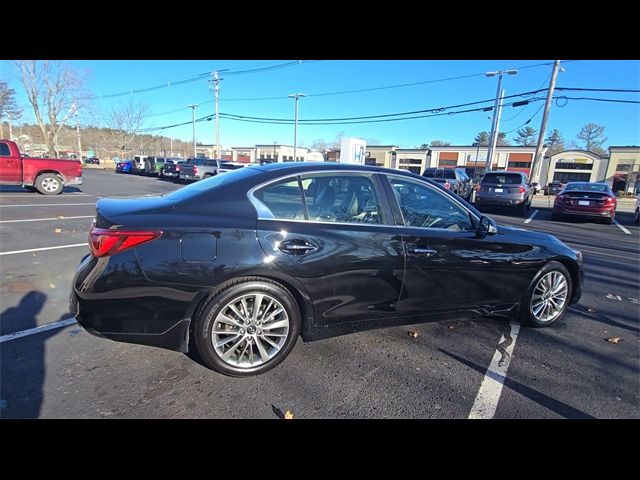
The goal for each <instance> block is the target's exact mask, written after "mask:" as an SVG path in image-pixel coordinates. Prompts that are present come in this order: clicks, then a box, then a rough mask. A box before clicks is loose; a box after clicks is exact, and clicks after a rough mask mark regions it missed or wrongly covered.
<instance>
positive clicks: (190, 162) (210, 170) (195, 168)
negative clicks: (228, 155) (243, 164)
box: [179, 158, 222, 182]
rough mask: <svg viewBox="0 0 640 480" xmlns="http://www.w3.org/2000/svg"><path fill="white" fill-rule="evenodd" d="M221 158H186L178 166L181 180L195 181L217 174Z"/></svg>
mask: <svg viewBox="0 0 640 480" xmlns="http://www.w3.org/2000/svg"><path fill="white" fill-rule="evenodd" d="M221 163H222V160H218V159H214V158H188V159H187V161H186V162H185V163H184V164H183V165H182V167H181V168H180V175H179V178H180V181H181V182H195V181H198V180H202V179H203V178H209V177H213V176H214V175H217V173H218V168H219V167H220V164H221Z"/></svg>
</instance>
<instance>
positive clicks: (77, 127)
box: [73, 102, 82, 161]
mask: <svg viewBox="0 0 640 480" xmlns="http://www.w3.org/2000/svg"><path fill="white" fill-rule="evenodd" d="M73 110H74V112H73V114H74V115H75V117H76V138H77V140H78V160H80V161H82V143H81V142H80V121H79V120H78V108H77V106H76V102H73Z"/></svg>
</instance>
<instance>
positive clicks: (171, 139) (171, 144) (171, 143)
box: [169, 137, 173, 158]
mask: <svg viewBox="0 0 640 480" xmlns="http://www.w3.org/2000/svg"><path fill="white" fill-rule="evenodd" d="M169 142H170V143H169V144H170V149H171V158H173V137H169Z"/></svg>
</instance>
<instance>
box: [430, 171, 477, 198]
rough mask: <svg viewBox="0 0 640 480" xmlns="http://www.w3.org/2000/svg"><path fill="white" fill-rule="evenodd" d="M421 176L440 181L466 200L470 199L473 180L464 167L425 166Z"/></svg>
mask: <svg viewBox="0 0 640 480" xmlns="http://www.w3.org/2000/svg"><path fill="white" fill-rule="evenodd" d="M422 176H423V177H426V178H430V179H431V180H433V181H434V182H437V183H440V184H441V185H443V186H444V188H446V189H448V190H451V191H452V192H453V193H455V194H456V195H460V196H461V197H462V198H464V199H465V200H466V201H468V202H469V201H471V195H472V193H473V180H472V179H471V177H469V175H467V173H466V172H465V171H464V168H426V169H425V170H424V172H422Z"/></svg>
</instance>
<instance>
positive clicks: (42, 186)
mask: <svg viewBox="0 0 640 480" xmlns="http://www.w3.org/2000/svg"><path fill="white" fill-rule="evenodd" d="M34 186H35V188H36V190H38V192H40V193H42V194H43V195H58V194H60V193H62V189H63V188H64V182H63V181H62V179H61V178H60V177H59V176H58V175H56V174H55V173H42V174H40V175H38V178H36V183H35V185H34Z"/></svg>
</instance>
